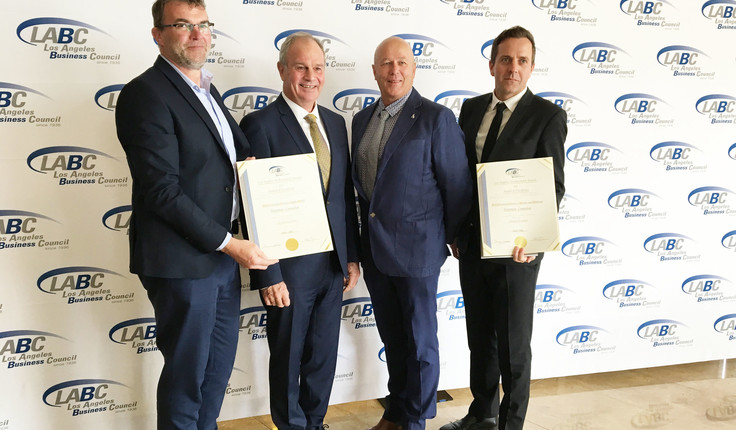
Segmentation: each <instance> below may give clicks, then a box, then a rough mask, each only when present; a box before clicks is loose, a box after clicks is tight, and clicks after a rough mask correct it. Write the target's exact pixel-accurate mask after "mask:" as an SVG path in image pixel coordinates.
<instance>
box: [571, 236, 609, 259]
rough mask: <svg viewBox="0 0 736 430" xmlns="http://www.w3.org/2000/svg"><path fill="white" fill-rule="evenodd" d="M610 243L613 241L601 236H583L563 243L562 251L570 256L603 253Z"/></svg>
mask: <svg viewBox="0 0 736 430" xmlns="http://www.w3.org/2000/svg"><path fill="white" fill-rule="evenodd" d="M609 244H610V245H612V244H613V243H612V242H610V241H608V240H606V239H603V238H601V237H595V236H581V237H576V238H573V239H570V240H568V241H567V242H565V243H564V244H563V245H562V253H563V254H565V255H567V256H568V257H574V256H580V255H595V254H601V253H603V250H604V248H605V247H606V246H607V245H609Z"/></svg>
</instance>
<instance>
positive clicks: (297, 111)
mask: <svg viewBox="0 0 736 430" xmlns="http://www.w3.org/2000/svg"><path fill="white" fill-rule="evenodd" d="M281 96H282V97H283V98H284V101H286V104H287V105H289V108H290V109H291V111H292V112H294V116H295V117H296V119H298V120H300V121H301V120H302V119H304V117H305V116H307V115H309V114H310V113H311V114H312V115H314V116H315V117H317V121H319V109H317V103H315V104H314V109H312V112H307V110H306V109H304V108H303V107H301V106H299V105H298V104H296V103H294V102H293V101H291V99H290V98H288V97H286V94H284V93H283V92H282V93H281Z"/></svg>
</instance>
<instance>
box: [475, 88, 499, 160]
mask: <svg viewBox="0 0 736 430" xmlns="http://www.w3.org/2000/svg"><path fill="white" fill-rule="evenodd" d="M505 110H506V105H505V104H503V102H498V103H497V104H496V115H495V116H494V117H493V121H492V122H491V128H489V129H488V136H486V143H484V144H483V153H482V155H481V157H480V160H478V162H479V163H483V162H485V161H486V160H488V156H489V155H490V153H491V149H493V146H494V145H495V144H496V138H498V132H499V130H500V129H501V120H502V119H503V111H505Z"/></svg>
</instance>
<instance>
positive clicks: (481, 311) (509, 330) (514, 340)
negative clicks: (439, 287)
mask: <svg viewBox="0 0 736 430" xmlns="http://www.w3.org/2000/svg"><path fill="white" fill-rule="evenodd" d="M534 54H535V46H534V37H533V36H532V34H531V33H530V32H529V31H528V30H526V29H524V28H521V27H513V28H510V29H507V30H504V31H503V32H501V34H499V35H498V37H496V39H495V40H494V41H493V47H492V49H491V61H490V63H489V66H490V70H491V76H493V77H494V79H495V88H494V90H493V92H492V93H488V94H484V95H481V96H478V97H474V98H472V99H468V100H466V101H465V103H463V106H462V109H461V111H460V121H459V123H460V127H461V128H462V130H463V132H464V133H465V149H466V154H467V156H468V167H469V168H470V170H471V172H473V173H475V165H476V164H477V163H486V162H489V161H506V160H519V159H526V158H541V157H552V160H553V164H554V175H555V191H556V194H557V204H558V205H559V203H560V200H561V199H562V196H563V194H564V193H565V185H564V172H563V166H564V152H565V149H564V143H565V137H566V136H567V115H566V114H565V111H564V110H562V109H560V108H559V107H557V106H555V105H554V104H553V103H550V102H549V101H547V100H544V99H542V98H540V97H538V96H535V95H534V94H533V93H532V92H531V91H530V90H529V89H528V88H527V81H528V80H529V77H530V76H531V73H532V71H533V70H534ZM474 184H475V185H474V187H476V188H477V184H476V183H474ZM453 253H454V254H455V256H456V257H459V259H460V284H461V287H462V291H463V298H464V300H465V316H466V320H465V321H466V325H467V332H468V346H469V348H470V390H471V392H472V394H473V402H472V403H471V405H470V408H469V410H468V414H467V415H466V416H465V417H464V418H462V419H461V420H458V421H455V422H453V423H450V424H447V425H445V426H442V427H441V430H478V429H497V428H498V429H505V430H521V429H522V427H523V425H524V417H525V415H526V409H527V405H528V403H529V380H530V376H531V359H532V352H531V337H532V320H533V315H534V313H533V307H534V291H535V288H536V283H537V275H538V273H539V264H540V261H541V260H542V254H539V255H538V256H531V255H526V254H525V253H524V249H523V248H518V247H515V248H514V252H513V256H512V258H494V259H487V260H481V258H480V222H479V209H478V191H477V189H475V193H474V202H473V210H472V211H471V214H470V216H469V217H468V219H467V220H466V221H465V223H464V224H463V226H462V227H461V230H460V233H459V234H458V240H457V244H456V245H455V246H453ZM499 378H500V379H501V380H502V384H503V392H504V397H503V401H502V402H501V405H500V408H499V403H498V397H499V391H498V381H499ZM497 416H498V418H497Z"/></svg>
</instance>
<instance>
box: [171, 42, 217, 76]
mask: <svg viewBox="0 0 736 430" xmlns="http://www.w3.org/2000/svg"><path fill="white" fill-rule="evenodd" d="M209 52H210V45H209V44H208V45H207V46H206V47H205V49H204V53H199V52H197V53H196V54H193V53H189V52H187V49H186V47H184V46H177V47H175V48H174V49H173V51H172V53H173V56H174V60H175V63H176V64H178V65H179V66H181V67H184V68H186V69H193V70H199V69H201V68H202V66H204V65H205V63H206V62H207V54H209Z"/></svg>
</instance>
